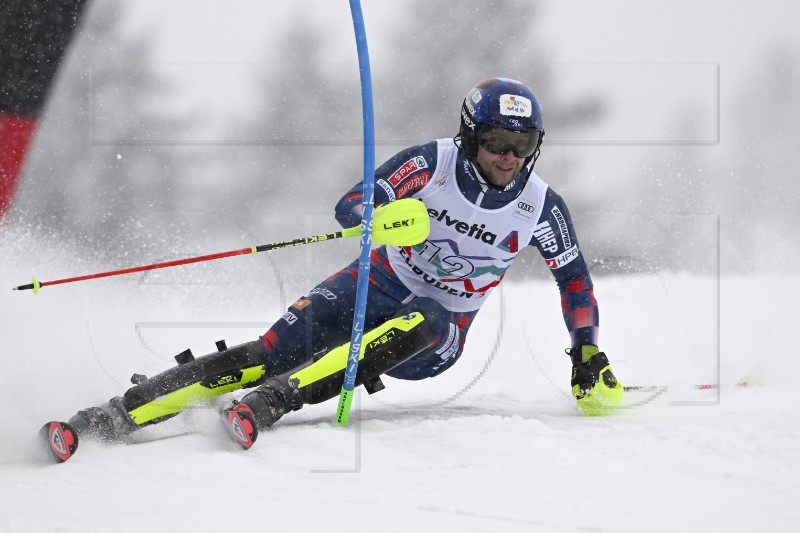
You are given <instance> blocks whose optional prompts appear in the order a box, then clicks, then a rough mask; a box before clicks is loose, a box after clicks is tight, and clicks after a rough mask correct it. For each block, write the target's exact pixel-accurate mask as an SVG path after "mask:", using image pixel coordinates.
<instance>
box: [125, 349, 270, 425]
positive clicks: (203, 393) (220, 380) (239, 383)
mask: <svg viewBox="0 0 800 533" xmlns="http://www.w3.org/2000/svg"><path fill="white" fill-rule="evenodd" d="M262 354H263V346H262V344H261V342H260V341H252V342H248V343H245V344H240V345H238V346H234V347H232V348H228V347H227V346H226V345H225V342H224V341H219V342H217V352H215V353H211V354H208V355H204V356H202V357H198V358H197V359H195V358H194V356H192V354H191V351H190V350H186V351H185V352H183V353H180V354H178V355H176V356H175V360H176V361H177V362H178V366H176V367H174V368H170V369H169V370H167V371H166V372H162V373H161V374H158V375H156V376H153V377H151V378H149V379H148V378H145V377H144V376H139V375H134V376H133V378H131V381H133V382H134V383H136V385H135V386H134V387H132V388H130V389H128V391H127V392H125V394H124V395H123V397H122V403H123V406H124V409H125V411H127V413H128V416H129V417H130V418H131V420H132V422H133V423H134V424H135V425H136V426H138V427H141V426H145V425H149V424H153V423H156V422H160V421H162V420H166V419H167V418H170V417H172V416H175V415H176V414H178V413H179V412H181V411H183V410H184V409H185V408H186V407H188V406H190V405H193V404H197V403H201V402H203V401H208V400H210V399H212V398H214V397H216V396H219V395H221V394H225V393H227V392H232V391H235V390H238V389H242V388H248V387H254V386H256V385H259V384H261V383H262V382H263V381H264V376H265V368H264V364H263V362H262V359H261V357H262Z"/></svg>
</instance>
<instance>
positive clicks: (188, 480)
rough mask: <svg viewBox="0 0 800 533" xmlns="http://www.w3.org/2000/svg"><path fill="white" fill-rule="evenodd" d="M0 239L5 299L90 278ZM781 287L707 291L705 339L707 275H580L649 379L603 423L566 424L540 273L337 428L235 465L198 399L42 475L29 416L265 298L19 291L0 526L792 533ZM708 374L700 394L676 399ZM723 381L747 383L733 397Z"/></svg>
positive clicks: (306, 420) (46, 250)
mask: <svg viewBox="0 0 800 533" xmlns="http://www.w3.org/2000/svg"><path fill="white" fill-rule="evenodd" d="M40 244H45V243H40ZM18 248H19V247H18V246H16V245H14V246H11V245H9V244H8V243H5V244H4V243H0V251H2V252H3V257H11V258H13V259H12V260H10V261H5V260H4V262H3V264H2V265H0V274H2V279H3V280H5V281H4V283H6V285H8V286H9V288H10V287H11V286H14V285H17V284H19V283H23V282H25V273H27V272H28V271H29V269H31V268H38V267H39V266H40V265H44V270H46V272H42V274H43V275H44V274H48V275H49V277H44V276H43V279H52V278H53V277H59V276H61V275H66V274H75V273H81V272H83V271H92V270H93V269H97V268H98V265H89V264H87V263H86V262H85V261H83V260H81V259H79V258H76V257H73V258H71V259H69V255H68V254H67V255H66V257H67V259H64V257H65V253H64V252H65V251H64V250H58V249H57V247H53V248H52V249H51V247H49V246H46V245H43V246H38V247H35V248H36V254H34V253H33V252H26V251H24V250H20V249H18ZM344 262H345V261H342V263H343V264H344ZM99 267H100V268H102V266H99ZM243 268H246V267H243ZM76 269H77V272H76ZM20 276H22V277H20ZM242 279H249V278H248V277H247V276H245V277H244V278H242ZM791 281H797V280H796V278H795V279H794V280H787V279H786V277H785V276H784V277H783V278H781V279H780V280H779V281H772V280H770V278H768V277H756V276H754V277H730V278H724V279H723V280H722V282H721V299H720V308H719V310H720V315H719V317H720V319H721V321H720V322H719V326H720V330H719V331H720V336H719V342H718V339H717V325H718V324H717V298H716V281H715V280H713V279H708V278H702V277H693V276H690V275H688V274H669V275H667V274H661V275H652V276H637V277H620V278H598V279H596V280H595V282H596V286H597V287H596V294H597V298H598V301H599V303H600V309H601V319H602V337H601V341H602V348H603V349H604V350H605V351H607V353H608V354H609V357H610V359H611V361H612V364H613V365H614V368H615V370H616V372H617V374H618V376H619V377H620V379H621V380H622V381H623V383H625V384H629V385H633V384H637V385H652V384H656V385H668V386H669V387H670V388H669V391H668V392H667V393H665V394H663V395H662V396H659V397H658V398H656V399H655V400H653V401H652V402H650V403H647V404H646V405H644V406H641V407H638V408H635V409H627V410H623V411H621V412H620V413H619V414H617V415H615V416H611V417H604V418H585V417H583V416H581V415H579V413H578V410H577V408H576V407H575V405H574V402H573V400H572V398H571V397H570V395H569V369H570V367H569V361H568V358H567V357H566V355H564V354H563V353H562V351H563V348H564V346H565V344H566V342H568V337H567V335H566V331H565V329H564V326H563V323H562V322H561V316H560V313H559V301H558V294H557V290H556V287H555V285H554V284H553V283H552V282H550V281H544V280H543V281H536V282H529V283H524V284H522V283H517V284H506V285H505V287H504V289H503V291H502V292H500V291H498V293H496V294H495V295H494V296H492V298H491V300H490V301H489V302H488V303H487V307H486V309H485V310H484V311H483V312H482V313H481V315H480V316H479V317H478V319H477V320H476V322H475V325H474V326H473V329H472V331H471V332H470V336H469V341H468V343H467V350H466V353H465V354H464V356H463V357H462V360H461V361H459V363H458V364H457V365H456V366H455V367H453V368H452V369H451V370H449V371H448V372H446V373H445V374H443V375H442V376H440V377H438V378H436V379H432V380H426V381H423V382H419V383H405V382H400V381H397V380H391V379H386V380H385V382H386V385H387V389H386V390H385V391H383V392H381V393H380V394H377V395H374V396H368V395H366V394H359V396H358V397H357V400H356V405H355V407H354V419H355V420H354V421H353V422H351V424H350V425H349V426H348V427H347V428H340V427H338V426H336V425H335V424H334V422H333V415H334V410H335V400H332V401H330V402H328V403H325V404H322V405H314V406H307V407H305V408H304V409H303V410H302V411H300V412H298V413H294V414H291V415H287V416H286V417H285V418H284V419H283V420H282V421H281V422H279V424H278V425H276V426H275V427H274V428H273V429H272V430H270V431H266V432H264V433H262V435H261V436H260V437H259V441H258V443H257V444H256V446H255V447H254V448H253V449H252V450H250V451H248V452H242V451H241V450H239V449H238V448H237V447H236V446H235V445H234V444H233V443H232V442H230V441H229V440H228V438H227V436H226V435H225V434H224V433H223V431H222V427H221V425H220V422H219V421H218V419H217V415H216V412H215V409H214V408H213V406H212V407H198V408H197V409H192V410H190V411H189V412H187V413H185V414H184V415H181V416H180V417H178V418H176V419H173V420H170V421H168V422H165V423H163V424H161V425H159V426H155V427H151V428H146V429H144V430H142V431H141V432H139V433H138V434H136V435H135V436H134V438H133V441H132V443H130V444H128V445H115V446H107V445H101V444H98V443H94V442H90V441H87V440H84V441H82V442H81V444H80V448H79V451H78V454H77V455H76V456H75V457H74V458H73V459H71V460H70V461H69V462H67V463H65V464H63V465H51V464H47V463H44V462H41V461H40V460H39V459H38V458H37V457H36V455H35V453H34V452H35V444H36V443H35V435H36V431H37V430H38V428H39V426H40V425H41V424H42V423H44V422H45V421H46V420H49V419H53V418H58V419H65V418H68V417H69V416H71V415H72V414H73V413H74V412H75V411H76V410H77V409H80V408H83V407H86V406H89V405H92V404H98V403H100V402H102V401H104V400H106V399H108V398H109V397H111V396H113V395H117V394H120V393H121V392H123V391H124V390H125V388H126V387H127V386H129V385H128V384H127V383H126V380H127V379H128V377H129V376H130V375H131V374H133V373H134V372H144V373H148V374H153V373H156V372H159V371H161V370H163V369H165V368H167V367H168V366H170V365H171V364H173V363H172V361H171V359H170V358H171V356H172V355H173V354H176V353H178V352H180V351H182V350H183V349H185V348H186V347H187V346H190V347H191V348H192V349H193V351H194V353H195V354H196V355H201V354H203V353H207V352H208V351H211V349H212V348H213V341H214V340H216V339H218V338H222V337H225V338H226V339H228V343H229V345H232V344H236V343H239V342H244V341H247V340H250V339H251V338H255V336H256V335H258V334H259V333H261V330H262V329H264V328H265V327H266V325H267V324H268V321H269V320H270V319H275V318H277V317H279V316H280V309H279V305H278V304H277V303H276V302H274V301H268V300H265V299H260V300H259V299H254V298H251V297H249V296H248V290H250V288H248V287H243V288H241V290H238V292H237V289H235V288H234V289H232V288H231V287H227V286H222V287H221V286H219V285H212V286H209V287H198V286H197V285H194V286H186V287H183V288H180V287H178V288H177V289H175V290H173V291H172V292H170V291H164V290H161V289H163V287H162V288H161V289H160V290H158V291H155V290H151V288H148V286H147V284H143V283H141V282H137V280H132V279H130V278H128V279H123V278H119V279H114V280H104V281H96V282H89V283H86V284H83V285H81V286H80V287H78V286H77V285H75V286H63V287H52V288H45V289H43V290H42V293H41V294H39V295H38V296H37V297H35V298H34V297H32V296H31V295H30V294H28V293H17V292H12V291H9V290H5V291H0V294H1V295H2V296H0V298H2V302H1V304H2V307H0V308H1V309H2V323H3V324H4V334H3V336H2V343H3V345H2V348H3V349H2V352H1V353H2V354H3V367H4V386H3V387H2V388H1V389H0V391H1V392H0V395H1V396H2V402H0V406H1V407H0V427H1V428H2V429H0V436H2V438H0V501H2V502H3V511H2V514H0V531H3V532H6V531H26V532H27V531H146V530H151V531H166V530H177V531H185V530H193V531H218V530H220V529H221V528H228V527H237V528H247V529H250V528H261V527H263V528H269V529H276V528H281V529H282V528H286V527H292V528H297V529H299V530H301V531H302V530H310V529H312V528H317V527H320V528H322V527H325V528H330V527H331V524H346V526H344V527H348V529H351V530H354V531H376V530H377V531H409V530H414V531H442V530H458V531H498V530H503V531H601V532H605V531H642V530H647V531H698V530H705V531H751V530H766V531H771V530H778V529H783V530H791V529H793V528H794V526H795V524H796V521H797V513H796V511H795V502H796V501H798V497H800V490H798V481H797V480H798V479H800V467H799V466H798V465H800V461H799V460H798V459H800V457H798V456H799V455H800V452H798V447H797V443H798V442H800V438H799V437H800V435H799V433H800V429H798V425H797V424H796V422H795V418H796V415H795V413H794V409H793V405H794V401H793V400H794V398H793V395H791V394H790V387H792V386H793V385H794V383H793V382H792V376H793V375H796V372H797V371H798V370H800V368H798V367H799V366H800V365H798V363H797V358H795V357H793V354H791V353H790V352H789V351H787V350H786V349H785V343H784V342H783V341H781V340H780V339H779V338H776V337H775V336H774V335H771V334H769V333H768V332H769V331H771V330H772V329H773V328H774V325H775V323H776V322H777V323H780V322H781V321H782V317H784V316H790V315H789V309H788V303H785V304H782V305H784V306H786V308H781V307H779V306H776V304H769V305H767V304H766V303H765V302H764V301H763V299H762V297H761V296H760V295H761V294H769V293H770V292H773V291H778V290H779V288H780V287H787V286H793V285H794V284H793V283H791ZM256 282H258V279H256ZM254 283H255V282H254ZM779 284H780V285H779ZM175 291H177V292H175ZM214 291H219V294H216V295H215V293H214ZM294 296H296V294H292V295H290V296H289V297H290V298H293V297H294ZM195 297H197V298H198V300H199V299H200V298H202V300H203V301H204V302H208V301H212V302H221V303H219V304H218V305H203V306H200V307H198V306H197V305H195V304H194V298H195ZM786 301H787V302H788V300H786ZM264 302H267V303H264ZM198 323H202V324H205V326H203V327H192V324H195V325H196V324H198ZM261 323H263V324H264V326H263V327H260V326H258V325H259V324H261ZM153 324H161V327H149V328H148V327H145V326H148V325H150V326H152V325H153ZM209 324H211V325H209ZM214 324H216V325H214ZM498 339H499V341H498ZM495 345H497V350H496V352H494V351H493V350H494V347H495ZM718 351H719V353H720V355H721V363H720V364H719V366H718V365H717V352H718ZM717 373H719V376H720V378H721V382H722V383H723V387H722V388H721V389H719V390H707V391H698V390H694V389H693V388H692V387H691V385H692V384H694V383H705V382H712V383H713V382H714V381H715V379H716V377H717ZM745 374H746V375H749V376H750V385H749V386H748V387H736V386H733V384H734V383H735V382H736V381H737V380H738V379H739V378H740V377H741V376H743V375H745ZM646 396H647V395H646V393H630V394H629V395H628V401H629V402H635V401H636V399H637V398H643V397H646Z"/></svg>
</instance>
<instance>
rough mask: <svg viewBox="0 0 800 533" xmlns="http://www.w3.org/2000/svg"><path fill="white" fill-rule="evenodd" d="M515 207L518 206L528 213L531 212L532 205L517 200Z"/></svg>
mask: <svg viewBox="0 0 800 533" xmlns="http://www.w3.org/2000/svg"><path fill="white" fill-rule="evenodd" d="M517 207H519V208H520V209H522V210H523V211H527V212H528V213H533V206H532V205H531V204H526V203H525V202H517Z"/></svg>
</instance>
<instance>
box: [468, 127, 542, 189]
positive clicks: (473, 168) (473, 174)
mask: <svg viewBox="0 0 800 533" xmlns="http://www.w3.org/2000/svg"><path fill="white" fill-rule="evenodd" d="M453 142H454V143H455V145H456V146H458V147H459V148H460V149H461V151H462V152H463V153H464V156H465V157H466V159H467V161H468V162H469V166H470V168H469V172H467V174H468V175H469V177H470V178H471V179H473V180H475V182H476V183H477V184H478V187H480V189H481V191H482V194H486V193H487V192H489V191H497V192H505V191H506V190H507V189H508V188H509V187H510V186H511V185H512V184H513V183H515V182H516V180H517V178H518V177H519V174H521V173H522V172H523V169H525V168H527V169H528V173H527V175H526V176H525V177H524V178H523V182H522V184H521V186H520V187H519V188H518V191H517V194H516V195H515V196H514V198H510V199H509V200H508V201H509V202H510V201H512V200H515V199H516V198H517V197H518V196H519V195H520V194H522V191H523V189H525V185H526V184H527V182H528V178H529V177H530V175H531V172H532V170H533V165H531V164H530V162H531V161H532V160H533V159H534V158H533V156H531V157H530V158H528V159H527V160H525V164H524V165H523V166H522V169H520V171H519V174H517V175H516V176H514V179H513V180H511V182H510V183H509V184H508V185H505V186H502V187H501V186H499V185H495V184H494V183H492V182H490V181H489V180H487V179H486V178H485V177H484V176H483V172H482V171H481V166H480V165H479V164H478V162H477V160H476V159H475V158H474V157H471V156H470V155H469V154H468V153H467V151H466V150H464V147H463V146H462V144H461V138H460V136H456V137H455V138H453Z"/></svg>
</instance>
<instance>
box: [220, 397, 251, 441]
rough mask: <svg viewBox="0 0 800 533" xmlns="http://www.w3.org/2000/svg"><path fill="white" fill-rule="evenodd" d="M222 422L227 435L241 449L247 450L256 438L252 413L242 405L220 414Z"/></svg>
mask: <svg viewBox="0 0 800 533" xmlns="http://www.w3.org/2000/svg"><path fill="white" fill-rule="evenodd" d="M222 415H223V422H224V423H225V427H226V428H227V430H228V434H229V435H230V436H231V438H232V439H233V440H234V441H236V442H237V443H238V444H239V445H240V446H241V447H242V448H243V449H245V450H249V449H250V448H251V447H252V446H253V444H254V443H255V442H256V438H258V428H257V427H256V421H255V416H254V415H253V411H252V410H251V409H250V408H249V407H248V406H246V405H245V404H242V403H237V404H235V405H233V406H231V407H230V408H228V409H225V410H224V411H223V412H222Z"/></svg>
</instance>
